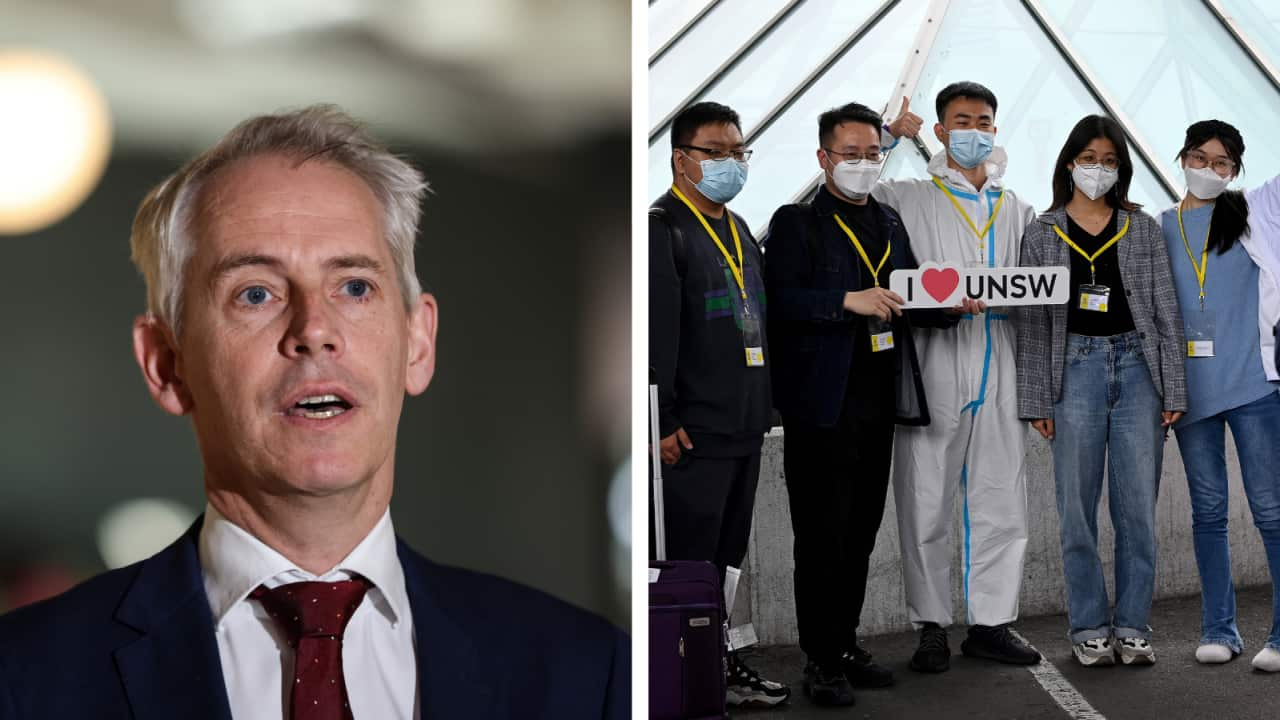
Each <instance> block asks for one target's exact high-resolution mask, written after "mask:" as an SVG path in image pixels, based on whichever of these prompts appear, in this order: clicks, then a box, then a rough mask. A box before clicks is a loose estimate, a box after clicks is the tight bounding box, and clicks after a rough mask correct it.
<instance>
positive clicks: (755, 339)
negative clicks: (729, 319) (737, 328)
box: [742, 300, 764, 367]
mask: <svg viewBox="0 0 1280 720" xmlns="http://www.w3.org/2000/svg"><path fill="white" fill-rule="evenodd" d="M742 347H743V349H744V350H745V351H746V355H747V367H764V336H763V333H761V331H760V316H759V315H758V314H756V313H754V312H752V311H751V301H750V300H744V301H743V303H742Z"/></svg>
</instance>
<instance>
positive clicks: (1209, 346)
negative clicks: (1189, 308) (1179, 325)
mask: <svg viewBox="0 0 1280 720" xmlns="http://www.w3.org/2000/svg"><path fill="white" fill-rule="evenodd" d="M1216 324H1217V323H1216V318H1214V316H1213V313H1207V312H1204V311H1203V310H1202V311H1200V312H1194V311H1193V312H1189V313H1187V315H1186V328H1187V357H1189V358H1209V357H1214V347H1213V331H1214V330H1215V329H1216V328H1215V326H1216Z"/></svg>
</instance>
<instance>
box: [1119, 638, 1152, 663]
mask: <svg viewBox="0 0 1280 720" xmlns="http://www.w3.org/2000/svg"><path fill="white" fill-rule="evenodd" d="M1120 662H1122V663H1124V664H1125V665H1154V664H1155V663H1156V651H1155V649H1154V648H1152V647H1151V643H1149V642H1147V641H1146V640H1143V639H1142V638H1133V637H1127V638H1121V639H1120Z"/></svg>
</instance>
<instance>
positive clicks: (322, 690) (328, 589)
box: [249, 577, 369, 720]
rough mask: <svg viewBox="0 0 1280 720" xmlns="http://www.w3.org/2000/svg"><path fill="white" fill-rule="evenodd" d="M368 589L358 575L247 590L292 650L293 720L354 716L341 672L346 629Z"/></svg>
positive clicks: (344, 719) (347, 719) (338, 719)
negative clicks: (270, 618) (284, 637)
mask: <svg viewBox="0 0 1280 720" xmlns="http://www.w3.org/2000/svg"><path fill="white" fill-rule="evenodd" d="M368 589H369V581H368V580H365V579H364V578H361V577H357V578H356V579H355V580H344V581H342V582H297V583H290V584H288V585H281V586H280V587H277V588H274V589H270V590H268V589H267V588H266V587H265V586H262V585H259V586H258V588H257V589H256V590H254V591H253V592H251V593H249V597H251V598H253V599H255V600H257V601H258V602H260V603H262V607H263V608H265V609H266V611H267V613H268V614H269V615H270V616H271V617H272V618H273V619H274V620H275V621H276V623H277V624H278V625H279V627H280V628H281V629H282V630H284V632H285V634H286V635H287V636H288V638H289V646H290V647H292V648H294V663H293V681H292V682H291V686H292V688H293V690H292V693H291V694H290V699H289V705H290V707H291V708H292V709H291V711H290V713H289V717H290V718H291V719H292V720H352V717H351V703H350V700H349V699H348V698H347V683H346V680H345V679H344V678H343V675H342V633H343V631H344V630H346V628H347V622H348V621H350V620H351V616H352V615H353V614H355V610H356V608H357V607H359V606H360V601H361V600H362V599H363V598H364V593H365V591H366V590H368Z"/></svg>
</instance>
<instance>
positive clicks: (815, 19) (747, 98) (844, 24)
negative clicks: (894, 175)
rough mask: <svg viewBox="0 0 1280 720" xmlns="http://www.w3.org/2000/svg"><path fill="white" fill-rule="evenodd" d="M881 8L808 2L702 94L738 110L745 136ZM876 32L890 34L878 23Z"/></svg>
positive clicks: (838, 0) (846, 0) (842, 0)
mask: <svg viewBox="0 0 1280 720" xmlns="http://www.w3.org/2000/svg"><path fill="white" fill-rule="evenodd" d="M882 4H883V0H807V1H806V2H804V3H802V4H801V5H800V6H799V7H798V8H796V10H795V11H794V12H792V13H791V14H790V15H789V16H788V17H787V19H786V21H785V22H783V23H782V24H781V25H779V26H778V28H777V29H776V30H775V31H774V32H772V33H770V34H769V36H768V37H766V38H764V39H763V40H761V42H760V44H759V45H757V46H756V47H755V49H754V50H753V51H752V52H750V53H748V54H747V55H746V56H745V57H744V58H743V59H742V62H741V63H739V64H738V65H737V66H736V67H734V68H733V69H732V70H730V71H729V72H728V73H725V75H724V77H722V78H720V80H718V81H717V82H716V83H715V84H714V85H712V86H711V87H710V88H708V89H707V92H705V93H703V95H704V96H705V97H714V98H716V102H721V103H724V104H725V105H728V106H729V107H732V108H733V109H734V110H737V111H738V114H739V115H740V116H742V128H743V130H745V131H747V132H750V130H751V128H753V127H755V126H756V125H758V124H759V123H760V120H761V118H763V117H764V115H765V113H767V112H768V111H769V110H770V109H771V108H772V107H773V106H774V105H775V104H776V103H777V102H778V101H780V100H781V99H782V98H784V97H786V95H787V93H789V92H791V91H792V90H793V89H795V87H796V86H797V85H799V84H800V83H801V82H802V81H803V79H804V78H805V77H806V76H807V75H808V74H809V73H810V72H812V71H813V70H814V69H815V68H817V67H818V65H819V64H820V63H821V62H822V61H823V60H824V59H825V58H826V57H827V55H829V54H830V53H831V52H833V51H834V50H835V49H836V48H838V47H840V44H841V43H843V42H844V41H845V40H846V39H848V37H849V36H850V35H852V34H853V33H854V32H855V31H856V30H857V29H858V27H859V26H861V25H862V23H864V22H865V21H866V20H867V18H868V17H870V16H871V14H872V12H873V11H875V10H877V9H878V8H879V7H880V6H881V5H882ZM886 19H887V18H886ZM877 28H878V30H879V32H894V31H886V30H885V29H884V25H883V24H881V25H879V26H877ZM900 31H901V30H898V31H897V32H900ZM904 58H905V56H904ZM895 75H896V73H895Z"/></svg>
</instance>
